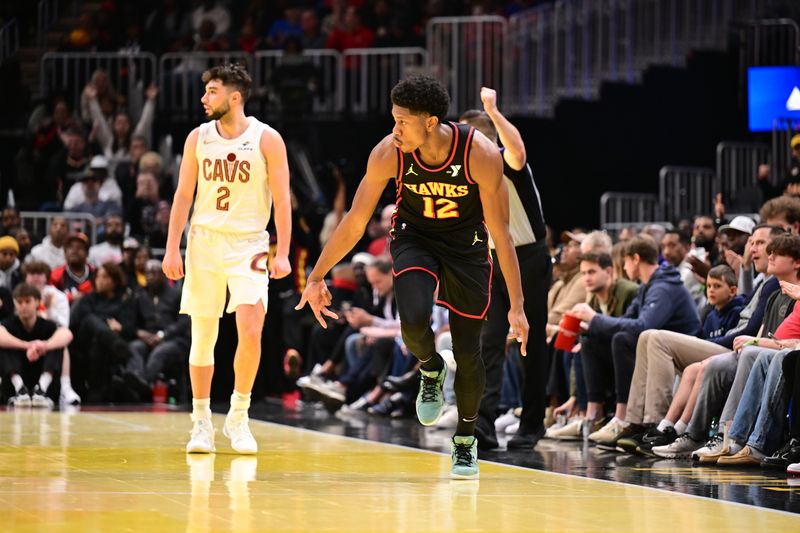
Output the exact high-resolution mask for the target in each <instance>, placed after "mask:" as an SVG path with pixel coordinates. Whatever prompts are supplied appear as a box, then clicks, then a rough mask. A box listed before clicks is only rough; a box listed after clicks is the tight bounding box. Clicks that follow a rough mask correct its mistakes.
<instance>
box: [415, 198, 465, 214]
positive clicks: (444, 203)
mask: <svg viewBox="0 0 800 533" xmlns="http://www.w3.org/2000/svg"><path fill="white" fill-rule="evenodd" d="M422 201H423V202H425V210H424V211H423V212H422V214H423V215H425V216H426V217H427V218H437V219H442V218H458V217H459V214H458V204H457V203H456V202H454V201H453V200H448V199H447V198H439V199H438V200H436V202H434V201H433V198H431V197H430V196H423V197H422ZM434 205H436V207H437V209H436V211H434V210H433V206H434Z"/></svg>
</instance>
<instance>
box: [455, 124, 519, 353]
mask: <svg viewBox="0 0 800 533" xmlns="http://www.w3.org/2000/svg"><path fill="white" fill-rule="evenodd" d="M469 168H470V174H471V175H472V179H473V180H475V182H476V183H477V184H478V187H479V189H480V194H481V204H483V216H484V217H485V219H486V224H487V225H488V226H489V233H491V235H492V239H493V240H494V245H495V249H496V250H497V259H498V260H499V261H500V268H501V269H502V271H503V277H504V278H505V280H506V286H507V287H508V296H509V299H510V300H511V309H510V310H509V312H508V323H509V324H510V326H511V329H512V331H513V332H514V333H515V335H516V337H517V340H519V342H520V343H521V348H520V351H521V352H522V355H527V348H526V346H527V343H528V329H529V326H528V320H527V319H526V318H525V312H524V311H523V307H522V304H523V301H524V299H523V296H522V282H521V278H520V273H519V263H518V262H517V253H516V251H515V250H514V243H513V241H512V240H511V234H510V233H509V231H508V188H507V187H506V183H505V181H504V180H503V161H502V159H501V156H500V152H498V151H497V147H496V146H495V145H494V143H492V142H491V141H490V140H489V139H487V138H486V137H484V136H483V134H482V133H480V132H478V131H476V132H475V135H474V136H473V138H472V150H470V154H469Z"/></svg>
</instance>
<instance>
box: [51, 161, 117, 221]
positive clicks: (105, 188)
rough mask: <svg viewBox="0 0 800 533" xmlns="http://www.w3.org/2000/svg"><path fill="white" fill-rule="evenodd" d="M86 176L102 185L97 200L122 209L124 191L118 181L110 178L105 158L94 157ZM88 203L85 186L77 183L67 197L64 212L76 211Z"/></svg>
mask: <svg viewBox="0 0 800 533" xmlns="http://www.w3.org/2000/svg"><path fill="white" fill-rule="evenodd" d="M86 175H87V176H92V177H93V178H94V179H95V180H97V182H98V183H99V184H100V188H99V189H98V191H97V198H98V199H99V200H100V201H101V202H109V203H112V204H115V205H116V206H117V207H118V208H121V207H122V191H121V190H120V188H119V185H118V184H117V180H115V179H114V178H111V177H109V174H108V159H106V157H105V156H102V155H96V156H94V157H92V160H91V162H90V163H89V169H88V170H87V171H86ZM86 201H87V198H86V192H85V185H84V184H83V183H80V182H79V183H76V184H74V185H73V186H72V187H70V189H69V192H68V193H67V197H66V198H64V210H66V211H70V210H72V209H75V208H76V207H77V206H79V205H81V204H83V203H85V202H86Z"/></svg>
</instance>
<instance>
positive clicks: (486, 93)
mask: <svg viewBox="0 0 800 533" xmlns="http://www.w3.org/2000/svg"><path fill="white" fill-rule="evenodd" d="M481 102H483V110H484V111H486V112H487V113H491V112H492V111H494V110H496V109H497V91H495V90H494V89H490V88H489V87H481Z"/></svg>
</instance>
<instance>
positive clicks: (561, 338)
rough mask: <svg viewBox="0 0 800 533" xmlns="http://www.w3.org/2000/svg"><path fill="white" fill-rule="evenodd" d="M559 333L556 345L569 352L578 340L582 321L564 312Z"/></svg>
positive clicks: (559, 348) (557, 347)
mask: <svg viewBox="0 0 800 533" xmlns="http://www.w3.org/2000/svg"><path fill="white" fill-rule="evenodd" d="M558 327H559V330H558V335H556V343H555V347H556V349H558V350H564V351H565V352H568V351H570V350H572V347H573V346H575V342H576V341H577V340H578V332H579V331H580V329H581V321H580V319H579V318H578V317H576V316H573V315H570V314H568V313H564V316H563V317H561V324H559V325H558Z"/></svg>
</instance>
